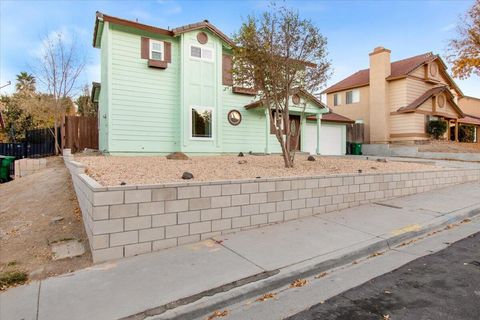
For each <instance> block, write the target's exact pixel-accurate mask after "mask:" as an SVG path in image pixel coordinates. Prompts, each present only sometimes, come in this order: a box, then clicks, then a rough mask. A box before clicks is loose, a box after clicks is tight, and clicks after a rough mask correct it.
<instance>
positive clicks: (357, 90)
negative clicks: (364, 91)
mask: <svg viewBox="0 0 480 320" xmlns="http://www.w3.org/2000/svg"><path fill="white" fill-rule="evenodd" d="M349 92H351V93H352V102H350V103H348V102H347V94H348V93H349ZM355 93H357V95H358V100H357V101H355V100H354V97H355ZM359 102H360V90H359V89H352V90H347V91H345V104H355V103H359Z"/></svg>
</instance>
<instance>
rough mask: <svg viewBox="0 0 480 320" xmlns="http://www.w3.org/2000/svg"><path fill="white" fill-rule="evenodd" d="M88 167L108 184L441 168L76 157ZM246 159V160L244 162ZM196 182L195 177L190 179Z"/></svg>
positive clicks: (275, 158)
mask: <svg viewBox="0 0 480 320" xmlns="http://www.w3.org/2000/svg"><path fill="white" fill-rule="evenodd" d="M75 158H76V161H79V162H81V163H83V164H85V165H86V166H87V174H88V175H90V176H91V177H92V178H93V179H95V180H96V181H98V182H99V183H100V184H102V185H104V186H116V185H120V184H121V183H122V182H124V183H126V184H127V185H132V184H154V183H166V182H179V181H185V180H182V179H181V176H182V174H183V172H185V171H188V172H191V173H192V174H193V176H194V179H193V181H216V180H230V179H254V178H257V177H262V178H265V177H269V178H271V177H286V176H312V175H331V174H342V173H358V170H362V172H363V173H375V172H405V171H427V170H434V169H438V167H435V166H433V165H431V164H419V163H408V162H393V161H389V162H377V161H373V160H360V159H351V158H345V157H321V156H317V157H316V161H307V156H305V155H297V158H296V160H295V167H294V168H289V169H287V168H285V167H284V163H283V158H282V157H281V156H280V155H270V156H255V155H246V156H245V157H237V156H201V157H200V156H198V157H193V158H191V159H190V160H167V159H166V158H165V157H151V156H141V157H138V156H76V157H75ZM243 161H246V163H242V162H243ZM189 181H192V180H189Z"/></svg>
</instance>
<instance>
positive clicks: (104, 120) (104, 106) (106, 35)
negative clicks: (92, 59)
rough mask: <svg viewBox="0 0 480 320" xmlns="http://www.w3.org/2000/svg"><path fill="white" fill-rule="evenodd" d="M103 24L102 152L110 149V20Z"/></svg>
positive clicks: (100, 129)
mask: <svg viewBox="0 0 480 320" xmlns="http://www.w3.org/2000/svg"><path fill="white" fill-rule="evenodd" d="M102 26H105V28H102V29H103V32H102V37H101V48H102V51H101V54H100V63H101V72H100V81H101V88H100V96H99V100H98V123H99V126H98V148H99V149H100V151H102V152H106V151H108V102H109V100H108V71H109V70H110V66H109V47H108V39H109V36H110V35H109V26H108V22H107V23H105V25H103V22H102Z"/></svg>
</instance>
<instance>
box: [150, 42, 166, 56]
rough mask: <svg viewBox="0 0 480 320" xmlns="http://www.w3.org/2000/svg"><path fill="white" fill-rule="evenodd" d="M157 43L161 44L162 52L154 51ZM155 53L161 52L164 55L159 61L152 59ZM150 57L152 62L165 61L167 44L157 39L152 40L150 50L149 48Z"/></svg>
mask: <svg viewBox="0 0 480 320" xmlns="http://www.w3.org/2000/svg"><path fill="white" fill-rule="evenodd" d="M154 43H156V44H160V45H161V46H162V51H161V52H160V51H158V50H153V44H154ZM153 51H155V52H160V53H161V54H162V59H161V60H159V59H154V58H153V57H152V52H153ZM148 57H149V59H150V60H155V61H164V60H165V43H164V42H163V41H160V40H155V39H150V44H149V48H148Z"/></svg>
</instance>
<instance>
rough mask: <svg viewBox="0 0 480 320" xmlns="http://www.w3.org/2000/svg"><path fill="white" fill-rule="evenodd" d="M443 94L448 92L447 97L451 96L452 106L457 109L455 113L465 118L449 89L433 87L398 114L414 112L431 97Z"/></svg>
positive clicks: (402, 108)
mask: <svg viewBox="0 0 480 320" xmlns="http://www.w3.org/2000/svg"><path fill="white" fill-rule="evenodd" d="M441 92H446V93H447V95H448V96H449V100H450V102H451V104H452V105H453V108H454V109H455V111H457V112H458V114H459V115H460V116H462V117H463V115H464V114H463V111H462V110H461V109H460V107H459V106H458V105H457V104H456V103H455V101H454V100H453V95H452V93H451V92H450V90H449V89H448V87H447V86H439V87H433V88H432V89H430V90H427V91H425V93H424V94H422V95H421V96H420V97H418V98H417V99H415V100H413V101H412V102H411V103H410V104H409V105H407V106H405V107H401V108H399V109H398V110H397V112H400V113H407V112H414V111H415V110H417V108H418V107H420V106H421V105H422V104H423V103H424V102H425V101H427V100H428V99H430V98H431V97H433V96H435V95H437V94H439V93H441Z"/></svg>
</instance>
